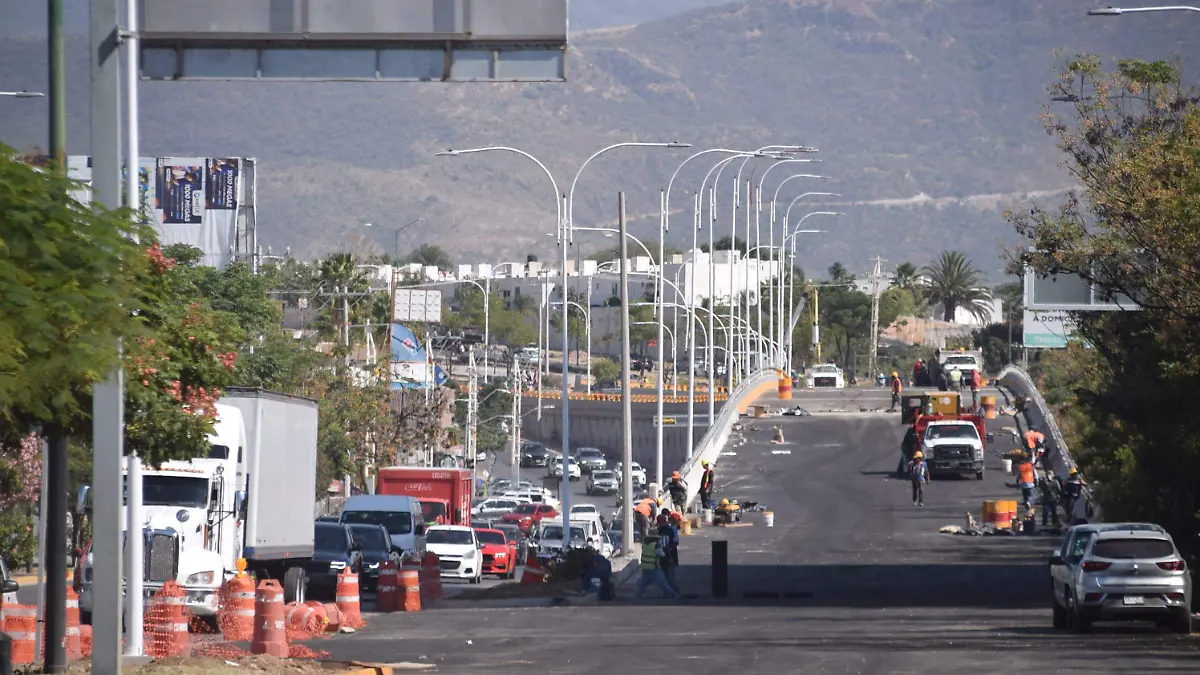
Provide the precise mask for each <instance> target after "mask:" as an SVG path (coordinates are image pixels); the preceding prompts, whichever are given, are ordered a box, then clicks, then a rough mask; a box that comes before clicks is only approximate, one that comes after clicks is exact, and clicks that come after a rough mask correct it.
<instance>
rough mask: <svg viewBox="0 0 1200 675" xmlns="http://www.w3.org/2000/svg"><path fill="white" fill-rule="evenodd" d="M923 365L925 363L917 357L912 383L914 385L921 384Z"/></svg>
mask: <svg viewBox="0 0 1200 675" xmlns="http://www.w3.org/2000/svg"><path fill="white" fill-rule="evenodd" d="M923 367H924V363H923V362H922V361H921V359H917V362H916V363H914V364H913V377H912V383H913V386H914V387H919V386H921V369H922V368H923Z"/></svg>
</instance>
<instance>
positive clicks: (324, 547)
mask: <svg viewBox="0 0 1200 675" xmlns="http://www.w3.org/2000/svg"><path fill="white" fill-rule="evenodd" d="M313 548H315V549H317V550H319V551H345V550H346V549H348V548H350V540H349V539H347V538H346V528H344V527H342V526H341V525H317V527H316V531H315V532H314V533H313Z"/></svg>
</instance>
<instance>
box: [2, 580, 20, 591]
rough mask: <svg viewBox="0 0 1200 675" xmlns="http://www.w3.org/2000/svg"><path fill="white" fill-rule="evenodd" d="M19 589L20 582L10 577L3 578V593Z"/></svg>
mask: <svg viewBox="0 0 1200 675" xmlns="http://www.w3.org/2000/svg"><path fill="white" fill-rule="evenodd" d="M19 590H21V585H20V584H18V583H17V582H15V581H13V580H12V579H5V580H4V589H3V592H4V593H16V592H17V591H19Z"/></svg>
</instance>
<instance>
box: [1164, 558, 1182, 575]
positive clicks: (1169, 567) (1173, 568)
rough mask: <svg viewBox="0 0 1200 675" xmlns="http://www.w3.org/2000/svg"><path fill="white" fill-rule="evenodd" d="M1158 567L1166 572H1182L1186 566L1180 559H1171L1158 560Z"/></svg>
mask: <svg viewBox="0 0 1200 675" xmlns="http://www.w3.org/2000/svg"><path fill="white" fill-rule="evenodd" d="M1158 567H1159V568H1160V569H1164V570H1166V571H1168V572H1182V571H1183V570H1184V569H1185V568H1186V565H1184V564H1183V561H1182V560H1172V561H1171V562H1160V563H1158Z"/></svg>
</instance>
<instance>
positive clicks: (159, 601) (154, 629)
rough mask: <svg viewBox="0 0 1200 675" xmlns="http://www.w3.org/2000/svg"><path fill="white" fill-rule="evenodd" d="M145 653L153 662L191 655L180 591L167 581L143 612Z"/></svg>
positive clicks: (185, 612)
mask: <svg viewBox="0 0 1200 675" xmlns="http://www.w3.org/2000/svg"><path fill="white" fill-rule="evenodd" d="M145 624H146V654H147V655H148V656H153V657H154V658H156V659H161V658H166V657H169V656H191V653H192V643H191V638H190V636H189V635H188V618H187V609H186V607H185V606H184V595H183V589H182V588H180V587H179V584H177V583H175V582H174V581H168V582H166V583H164V584H163V585H162V588H160V589H158V592H157V593H155V594H154V598H153V599H151V601H150V607H149V608H147V610H146V618H145Z"/></svg>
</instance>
